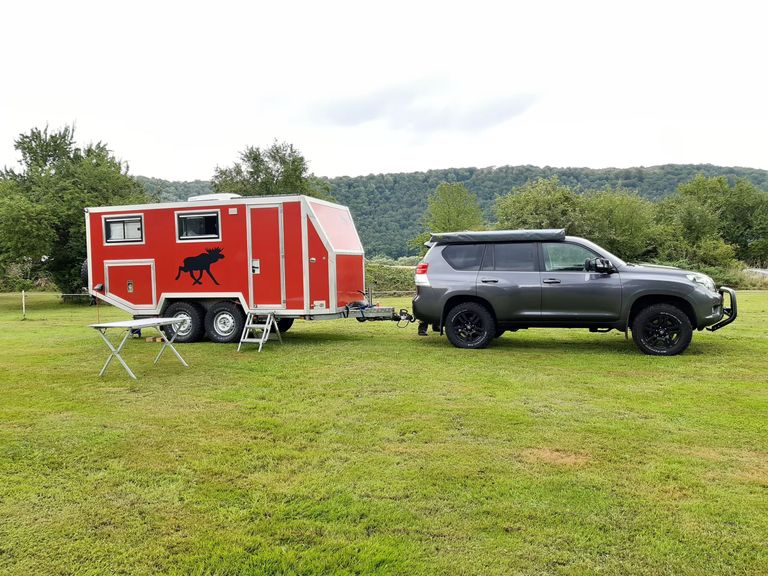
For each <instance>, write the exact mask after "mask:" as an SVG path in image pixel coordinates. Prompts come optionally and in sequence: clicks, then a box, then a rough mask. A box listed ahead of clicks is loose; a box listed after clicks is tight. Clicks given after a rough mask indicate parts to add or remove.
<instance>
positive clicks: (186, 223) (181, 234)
mask: <svg viewBox="0 0 768 576" xmlns="http://www.w3.org/2000/svg"><path fill="white" fill-rule="evenodd" d="M176 234H177V238H178V239H179V240H220V239H221V228H220V227H219V213H218V212H190V213H186V214H185V213H183V212H180V213H177V214H176Z"/></svg>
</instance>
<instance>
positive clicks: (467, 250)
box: [443, 244, 485, 270]
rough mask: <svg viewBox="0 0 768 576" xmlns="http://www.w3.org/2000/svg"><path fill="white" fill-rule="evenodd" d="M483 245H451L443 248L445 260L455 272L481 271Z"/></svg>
mask: <svg viewBox="0 0 768 576" xmlns="http://www.w3.org/2000/svg"><path fill="white" fill-rule="evenodd" d="M483 248H485V246H483V245H482V244H449V245H448V246H446V247H445V248H443V258H444V259H445V261H446V262H448V264H449V265H450V266H451V268H453V269H454V270H480V262H481V261H482V259H483Z"/></svg>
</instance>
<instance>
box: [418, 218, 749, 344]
mask: <svg viewBox="0 0 768 576" xmlns="http://www.w3.org/2000/svg"><path fill="white" fill-rule="evenodd" d="M428 245H429V246H430V249H429V252H427V255H426V256H425V257H424V260H423V261H422V262H421V263H420V264H419V265H418V266H417V268H416V297H415V298H414V300H413V312H414V316H415V317H416V318H417V319H418V320H419V321H420V328H419V331H420V333H421V334H425V333H426V329H427V327H428V326H430V325H431V326H432V329H433V330H434V331H436V332H440V334H442V333H443V332H445V334H446V335H447V336H448V340H449V341H450V342H451V344H453V345H454V346H457V347H459V348H484V347H486V346H487V345H488V344H489V343H490V342H491V340H493V339H494V338H495V337H499V336H501V335H502V334H503V333H504V332H505V331H507V330H509V331H516V330H520V329H523V328H588V329H589V330H590V331H591V332H607V331H609V330H620V331H625V332H626V331H627V330H632V338H633V339H634V341H635V344H636V345H637V347H638V348H639V349H640V350H641V351H643V352H644V353H646V354H653V355H657V356H673V355H675V354H680V353H681V352H683V351H684V350H685V349H686V348H687V347H688V345H689V344H690V342H691V336H692V335H693V330H694V329H696V330H703V329H704V328H707V329H708V330H712V331H714V330H718V329H720V328H722V327H723V326H726V325H727V324H730V323H731V322H733V321H734V320H735V319H736V293H735V292H734V291H733V290H732V289H730V288H726V287H721V288H719V289H717V288H716V287H715V283H714V281H713V280H712V279H711V278H710V277H709V276H706V275H704V274H699V273H697V272H690V271H686V270H681V269H679V268H672V267H666V266H638V265H636V264H628V263H626V262H624V261H622V260H621V258H618V257H617V256H614V255H613V254H611V253H610V252H608V251H607V250H604V249H603V248H601V247H600V246H597V245H596V244H593V243H592V242H589V241H588V240H584V239H583V238H576V237H573V236H566V235H565V231H564V230H500V231H492V232H451V233H446V234H433V235H432V238H431V240H430V242H429V243H428ZM725 294H727V295H728V306H727V307H726V306H725Z"/></svg>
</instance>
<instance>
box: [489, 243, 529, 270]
mask: <svg viewBox="0 0 768 576" xmlns="http://www.w3.org/2000/svg"><path fill="white" fill-rule="evenodd" d="M537 269H538V264H537V255H536V244H534V243H533V242H509V243H502V244H489V245H488V249H487V250H486V252H485V259H484V260H483V270H496V271H509V272H534V271H536V270H537Z"/></svg>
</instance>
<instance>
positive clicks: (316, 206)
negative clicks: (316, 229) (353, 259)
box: [310, 201, 363, 252]
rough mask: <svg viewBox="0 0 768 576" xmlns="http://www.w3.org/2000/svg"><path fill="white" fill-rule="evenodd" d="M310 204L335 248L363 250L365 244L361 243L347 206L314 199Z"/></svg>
mask: <svg viewBox="0 0 768 576" xmlns="http://www.w3.org/2000/svg"><path fill="white" fill-rule="evenodd" d="M310 204H311V205H312V210H314V212H315V215H316V216H317V219H318V221H319V222H320V226H322V228H323V232H325V234H326V236H328V239H329V240H330V242H331V246H332V247H333V249H334V250H342V251H349V252H362V251H363V245H362V244H361V243H360V237H359V236H358V235H357V229H356V228H355V224H354V222H352V217H351V216H350V215H349V212H348V211H347V209H346V208H344V207H343V206H328V205H327V204H320V203H319V202H312V201H310Z"/></svg>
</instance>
